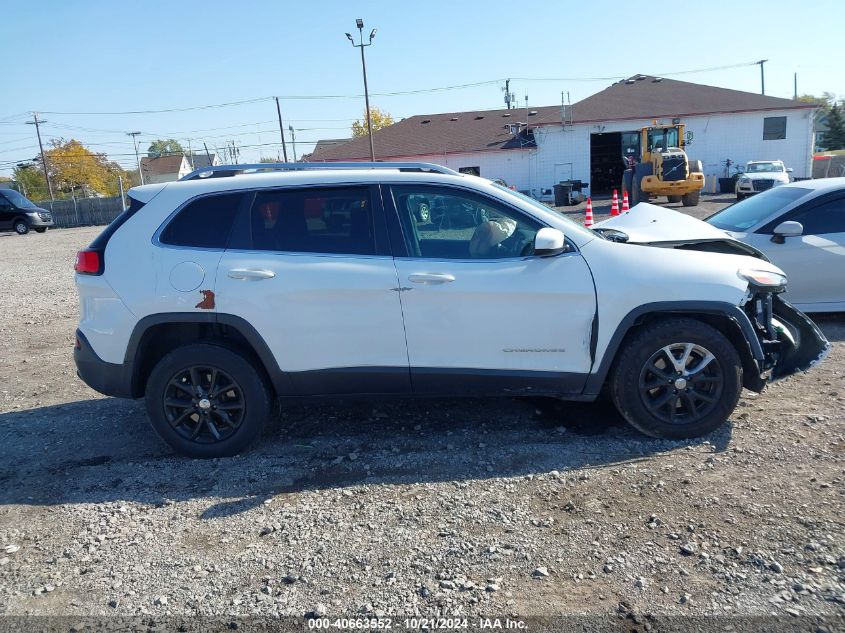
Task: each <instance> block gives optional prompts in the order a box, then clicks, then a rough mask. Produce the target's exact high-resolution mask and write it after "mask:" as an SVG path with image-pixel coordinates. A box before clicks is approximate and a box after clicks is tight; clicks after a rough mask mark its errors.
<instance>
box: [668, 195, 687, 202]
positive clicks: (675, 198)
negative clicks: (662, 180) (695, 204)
mask: <svg viewBox="0 0 845 633" xmlns="http://www.w3.org/2000/svg"><path fill="white" fill-rule="evenodd" d="M666 197H667V198H669V202H680V201H681V198H682V197H683V196H666Z"/></svg>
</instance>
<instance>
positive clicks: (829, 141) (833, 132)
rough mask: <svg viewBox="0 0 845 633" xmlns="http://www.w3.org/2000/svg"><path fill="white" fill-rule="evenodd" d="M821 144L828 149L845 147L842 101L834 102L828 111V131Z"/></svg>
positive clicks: (844, 121) (844, 122)
mask: <svg viewBox="0 0 845 633" xmlns="http://www.w3.org/2000/svg"><path fill="white" fill-rule="evenodd" d="M821 144H822V146H823V147H824V148H825V149H828V150H834V149H845V120H843V117H842V104H841V103H834V104H833V105H832V106H831V107H830V110H829V111H828V113H827V131H826V132H825V133H824V135H823V137H822V143H821Z"/></svg>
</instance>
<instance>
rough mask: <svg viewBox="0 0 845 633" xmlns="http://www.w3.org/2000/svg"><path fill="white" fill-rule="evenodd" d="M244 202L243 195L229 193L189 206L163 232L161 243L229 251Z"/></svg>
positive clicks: (199, 199)
mask: <svg viewBox="0 0 845 633" xmlns="http://www.w3.org/2000/svg"><path fill="white" fill-rule="evenodd" d="M242 199H243V194H241V193H228V194H220V195H215V196H205V197H202V198H198V199H197V200H194V201H193V202H190V203H188V204H187V205H186V206H185V208H183V209H182V210H181V211H180V212H179V213H178V214H177V215H176V217H175V218H173V219H172V220H171V221H170V224H168V225H167V227H166V228H165V229H164V230H163V231H162V232H161V235H160V236H159V241H160V242H161V243H162V244H170V245H173V246H191V247H194V248H226V243H227V242H228V240H229V233H231V231H232V225H233V224H234V222H235V216H236V215H237V213H238V209H239V207H240V204H241V200H242Z"/></svg>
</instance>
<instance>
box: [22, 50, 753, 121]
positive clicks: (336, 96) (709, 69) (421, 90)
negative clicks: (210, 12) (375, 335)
mask: <svg viewBox="0 0 845 633" xmlns="http://www.w3.org/2000/svg"><path fill="white" fill-rule="evenodd" d="M757 63H758V62H743V63H738V64H728V65H725V66H710V67H707V68H694V69H690V70H676V71H670V72H661V73H655V75H656V76H659V77H669V76H673V75H688V74H695V73H704V72H713V71H717V70H729V69H732V68H742V67H745V66H753V65H755V64H757ZM622 78H624V77H623V76H622V75H613V76H605V77H515V78H514V77H511V79H516V80H518V81H614V80H618V79H622ZM503 81H505V79H504V78H500V79H488V80H486V81H476V82H472V83H464V84H454V85H451V86H438V87H435V88H419V89H416V90H396V91H392V92H374V93H373V94H372V96H374V97H399V96H405V95H415V94H424V93H431V92H443V91H448V90H463V89H466V88H477V87H480V86H488V85H493V84H499V83H501V82H503ZM363 96H364V95H362V94H351V95H350V94H345V95H344V94H324V95H296V94H294V95H278V98H279V99H289V100H312V99H313V100H319V99H360V98H361V97H363ZM273 99H275V97H272V96H269V97H256V98H254V99H243V100H241V101H227V102H225V103H212V104H205V105H197V106H186V107H182V108H159V109H149V110H124V111H113V112H62V111H58V110H43V111H42V112H44V113H45V114H58V115H73V116H101V115H125V114H163V113H167V112H190V111H194V110H209V109H212V108H227V107H233V106H241V105H247V104H251V103H259V102H261V101H270V100H273ZM15 116H17V115H15Z"/></svg>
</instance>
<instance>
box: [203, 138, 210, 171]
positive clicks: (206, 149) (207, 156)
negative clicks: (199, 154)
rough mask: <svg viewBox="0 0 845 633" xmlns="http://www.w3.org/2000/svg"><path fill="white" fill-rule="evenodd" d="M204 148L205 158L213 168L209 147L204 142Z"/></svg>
mask: <svg viewBox="0 0 845 633" xmlns="http://www.w3.org/2000/svg"><path fill="white" fill-rule="evenodd" d="M202 146H203V147H204V148H205V156H206V158H208V166H209V167H211V154H209V153H208V145H206V143H205V141H203V144H202Z"/></svg>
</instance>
